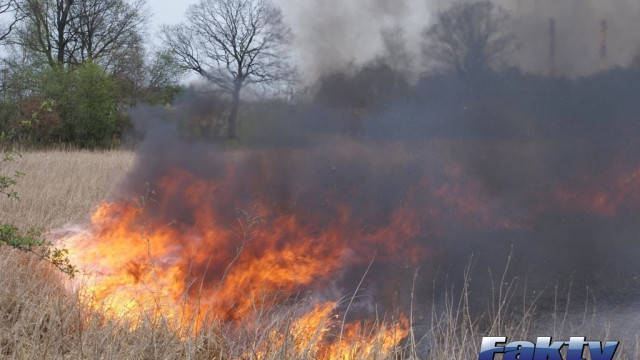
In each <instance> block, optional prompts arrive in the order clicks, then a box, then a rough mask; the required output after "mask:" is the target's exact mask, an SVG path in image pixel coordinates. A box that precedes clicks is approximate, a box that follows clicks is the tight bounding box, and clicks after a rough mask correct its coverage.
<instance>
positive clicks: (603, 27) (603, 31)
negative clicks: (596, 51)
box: [600, 20, 607, 71]
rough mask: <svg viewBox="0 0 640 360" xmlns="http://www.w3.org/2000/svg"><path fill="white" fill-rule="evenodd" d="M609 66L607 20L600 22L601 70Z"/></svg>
mask: <svg viewBox="0 0 640 360" xmlns="http://www.w3.org/2000/svg"><path fill="white" fill-rule="evenodd" d="M606 66H607V20H602V21H601V22H600V70H601V71H604V70H606Z"/></svg>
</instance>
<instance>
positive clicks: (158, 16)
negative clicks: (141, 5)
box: [147, 0, 197, 39]
mask: <svg viewBox="0 0 640 360" xmlns="http://www.w3.org/2000/svg"><path fill="white" fill-rule="evenodd" d="M196 2H197V0H181V1H169V0H147V6H148V7H149V10H151V17H150V20H151V21H150V24H149V25H150V26H149V35H150V37H151V39H154V38H156V33H157V32H158V30H160V26H161V25H165V24H177V23H179V22H181V21H182V20H184V13H185V11H186V10H187V8H188V7H189V5H191V4H195V3H196Z"/></svg>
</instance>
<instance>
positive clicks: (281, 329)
mask: <svg viewBox="0 0 640 360" xmlns="http://www.w3.org/2000/svg"><path fill="white" fill-rule="evenodd" d="M133 160H134V154H133V153H131V152H126V151H108V152H87V151H50V152H28V153H25V154H23V157H22V159H20V160H19V161H18V162H16V163H15V164H3V165H2V168H0V173H6V171H13V170H14V169H15V170H19V171H21V172H24V173H25V174H26V176H25V177H24V178H22V179H21V180H20V184H19V186H18V187H17V188H16V190H17V191H18V192H19V194H20V197H21V199H20V200H18V201H14V200H9V199H4V200H3V201H0V216H1V218H0V220H1V221H2V222H12V223H14V224H16V225H18V226H20V227H30V226H39V227H42V228H44V229H52V228H56V227H58V226H62V225H65V224H67V223H75V222H79V221H82V220H84V219H86V217H87V214H88V213H89V211H90V209H91V208H92V207H93V206H95V205H96V204H97V203H98V202H99V201H100V200H101V199H103V198H104V197H105V195H107V193H108V192H109V189H110V188H111V186H112V184H114V183H116V182H118V181H119V179H120V178H121V177H122V176H123V175H124V174H125V173H126V172H127V170H128V169H129V168H130V167H131V165H132V163H133ZM474 276H478V275H474ZM508 276H509V275H508V272H507V271H506V270H505V273H504V274H502V275H501V276H499V277H498V278H496V279H494V280H495V281H494V288H493V289H492V290H493V291H492V293H493V297H492V299H491V301H490V302H489V303H488V304H487V307H486V310H485V311H484V312H480V313H478V312H476V311H472V310H471V306H470V303H471V302H472V301H473V300H472V296H473V294H472V293H470V292H469V291H467V289H468V288H467V285H468V282H469V281H470V280H469V279H470V270H469V272H468V273H467V274H466V277H465V282H464V284H461V286H462V291H459V293H460V295H459V296H453V295H451V294H447V295H445V297H444V299H434V300H437V301H434V302H433V303H434V304H439V305H437V306H436V305H429V304H417V303H416V304H414V306H415V307H422V308H425V307H426V308H430V309H431V312H430V316H429V317H428V318H427V319H426V320H423V321H421V322H420V323H415V324H414V325H415V327H414V328H412V331H411V332H410V335H409V336H408V337H407V338H406V339H403V341H401V342H400V343H399V346H398V347H396V348H394V349H393V350H392V351H390V352H387V353H382V352H380V351H373V352H363V351H362V350H361V349H362V347H361V346H360V345H362V344H355V343H354V344H353V345H352V346H351V347H346V348H345V349H344V351H343V355H344V356H343V358H344V359H353V360H355V359H363V360H364V359H380V360H392V359H393V360H396V359H435V360H440V359H442V360H468V359H475V358H477V356H478V349H479V345H480V342H481V340H482V337H483V336H508V337H509V338H510V339H511V340H520V339H529V340H535V337H537V336H554V337H556V338H558V339H565V338H568V337H569V336H588V337H589V338H590V339H594V340H604V339H612V338H616V337H617V338H620V339H622V338H624V340H623V349H622V350H621V351H620V352H619V353H618V354H617V355H616V359H620V360H623V359H635V358H637V355H638V354H639V351H640V347H639V345H638V344H639V342H638V335H637V333H633V332H630V333H615V332H614V330H615V328H616V326H619V325H620V324H621V323H629V322H630V319H631V320H633V319H638V315H636V312H635V310H634V309H632V308H630V309H628V311H627V312H621V311H615V312H604V313H599V312H598V310H597V308H596V307H595V305H594V303H593V302H591V301H590V300H589V299H581V298H580V297H579V296H578V299H577V300H573V301H574V302H578V303H580V304H582V303H583V302H584V310H583V311H581V312H577V313H572V312H571V311H570V310H569V307H568V306H562V305H559V306H557V307H556V308H555V309H554V311H553V312H551V313H549V312H541V311H539V310H538V307H537V303H536V298H535V297H527V294H528V292H527V291H526V288H525V289H524V290H523V288H522V287H519V286H518V285H517V284H518V281H517V279H510V278H509V277H508ZM84 289H85V287H84V286H83V285H82V283H80V284H76V285H74V286H71V285H70V284H69V282H68V281H67V279H66V278H65V277H64V275H62V274H61V273H59V272H57V271H55V270H53V269H52V268H51V267H50V266H49V265H47V264H45V263H43V262H39V261H37V260H36V259H34V258H33V257H31V256H29V255H27V254H24V253H21V252H19V251H17V250H12V249H9V248H7V247H0V359H194V360H199V359H257V358H260V359H264V360H271V359H273V360H275V359H278V360H285V359H299V360H307V359H309V360H310V359H316V358H318V357H319V355H320V354H319V353H318V349H319V348H320V344H318V343H317V339H319V338H320V337H321V336H320V333H321V332H324V331H326V328H324V326H323V325H319V326H318V327H317V328H316V329H311V330H310V332H306V335H305V337H304V338H302V339H303V340H304V341H305V342H304V343H303V344H300V340H301V338H300V337H296V336H293V335H292V334H293V333H294V332H295V326H294V323H293V321H294V319H295V318H296V316H295V314H296V312H297V311H299V310H301V307H303V306H305V305H304V304H302V303H301V304H300V305H294V306H293V307H291V308H290V309H288V310H286V311H273V312H264V313H256V314H255V315H256V316H255V318H254V319H252V326H246V327H244V326H239V327H236V328H235V329H231V328H230V327H229V326H227V325H225V324H221V323H217V322H211V323H210V324H209V325H208V326H204V327H202V328H201V329H199V330H198V331H193V328H190V327H188V326H186V327H185V326H184V325H182V324H183V323H184V322H180V323H177V322H176V320H175V319H172V318H167V317H162V316H160V317H157V316H152V315H151V314H142V315H141V317H139V318H137V320H135V321H136V323H135V324H133V323H131V321H134V320H131V319H114V318H111V317H108V316H106V315H105V312H104V311H103V309H101V308H100V306H98V307H96V306H95V304H92V306H89V305H88V303H87V301H88V299H89V297H88V296H87V294H85V293H83V291H84ZM552 290H553V289H552ZM347 298H348V297H347ZM563 298H567V297H566V296H564V297H563ZM583 298H588V297H584V296H583ZM106 305H107V304H105V306H106ZM616 316H617V317H616ZM612 319H613V320H612ZM327 321H329V319H327ZM187 323H188V322H187ZM256 324H258V326H255V325H256ZM379 326H384V322H382V321H381V322H380V323H379Z"/></svg>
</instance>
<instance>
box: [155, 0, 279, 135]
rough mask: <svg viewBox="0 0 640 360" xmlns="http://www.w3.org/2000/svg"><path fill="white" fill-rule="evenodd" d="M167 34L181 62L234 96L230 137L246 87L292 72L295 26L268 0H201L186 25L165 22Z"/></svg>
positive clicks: (274, 81)
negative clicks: (289, 50)
mask: <svg viewBox="0 0 640 360" xmlns="http://www.w3.org/2000/svg"><path fill="white" fill-rule="evenodd" d="M163 37H164V40H165V43H166V45H167V47H168V48H169V49H170V50H171V51H172V52H173V54H174V56H175V57H176V58H177V59H178V61H179V63H180V64H181V65H182V66H184V67H185V68H187V69H190V70H192V71H195V72H197V73H198V74H200V75H201V76H203V77H204V78H206V79H207V80H209V81H210V82H212V83H213V84H215V85H216V86H218V87H219V88H220V89H221V90H222V91H224V92H226V93H228V94H230V95H231V98H232V100H231V111H230V114H229V117H228V120H227V131H228V133H227V135H228V137H229V138H230V139H233V138H235V137H236V119H237V117H238V107H239V104H240V91H241V90H242V88H243V87H244V86H246V85H250V84H273V83H276V82H280V81H282V80H285V79H287V78H288V75H289V74H290V71H289V68H288V61H287V60H288V57H287V52H286V46H287V44H289V42H290V38H291V31H290V30H289V28H287V27H286V26H285V25H284V23H283V21H282V13H281V11H280V10H279V9H277V8H275V7H274V6H272V5H271V4H269V3H267V1H266V0H201V1H200V2H199V3H198V4H196V5H192V6H191V7H190V8H189V9H188V10H187V22H186V23H185V24H182V25H177V26H167V27H164V28H163Z"/></svg>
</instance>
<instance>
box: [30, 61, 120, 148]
mask: <svg viewBox="0 0 640 360" xmlns="http://www.w3.org/2000/svg"><path fill="white" fill-rule="evenodd" d="M40 93H41V95H42V96H43V97H44V98H45V99H46V100H45V102H47V103H48V104H50V105H52V106H51V107H52V108H53V111H54V112H55V113H56V114H57V115H58V116H59V119H60V121H59V125H58V127H57V129H56V132H57V138H58V139H59V140H61V141H64V142H74V143H76V144H77V145H80V146H83V147H93V146H99V145H104V144H105V143H107V142H108V141H109V140H110V139H111V136H112V135H113V134H114V133H116V132H118V130H119V129H118V128H117V125H118V109H117V105H116V100H115V99H116V95H117V91H116V86H115V83H114V82H113V80H112V79H111V77H110V76H109V74H107V73H106V71H104V69H102V68H101V67H100V66H99V65H97V64H95V63H92V62H86V63H84V64H82V65H81V66H80V67H78V68H77V69H75V70H73V71H68V70H66V69H64V68H62V67H56V68H53V69H48V70H45V71H44V72H43V73H42V75H41V82H40ZM44 104H45V103H44V102H43V105H44Z"/></svg>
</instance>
